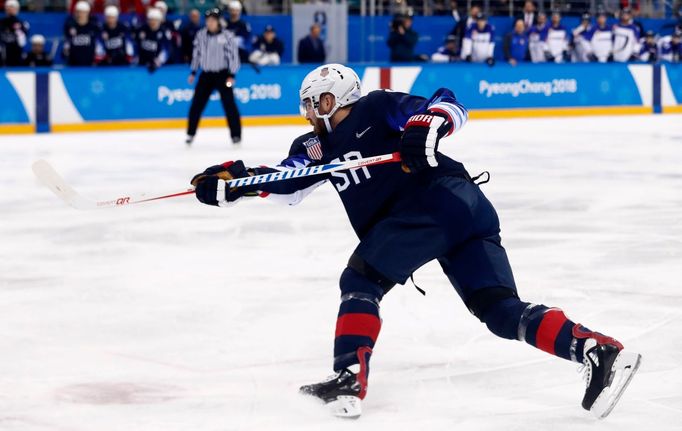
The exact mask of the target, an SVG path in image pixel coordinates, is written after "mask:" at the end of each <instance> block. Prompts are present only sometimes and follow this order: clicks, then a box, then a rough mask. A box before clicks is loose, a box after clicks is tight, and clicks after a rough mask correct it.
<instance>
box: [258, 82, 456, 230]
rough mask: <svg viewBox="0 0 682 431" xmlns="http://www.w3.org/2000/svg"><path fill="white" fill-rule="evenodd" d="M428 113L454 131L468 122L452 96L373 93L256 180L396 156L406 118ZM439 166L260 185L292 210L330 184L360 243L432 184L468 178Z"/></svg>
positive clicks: (446, 164)
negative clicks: (290, 171) (443, 178)
mask: <svg viewBox="0 0 682 431" xmlns="http://www.w3.org/2000/svg"><path fill="white" fill-rule="evenodd" d="M427 110H432V111H438V112H440V113H443V114H445V115H447V116H448V117H449V119H450V121H451V122H452V124H453V131H458V130H459V129H460V128H461V127H462V126H463V125H464V123H465V122H466V121H467V118H468V114H467V110H466V109H465V108H464V107H463V106H462V105H461V104H460V103H459V102H457V101H456V99H455V96H454V95H453V94H452V92H451V91H450V90H446V89H440V90H438V91H437V92H436V93H435V94H434V95H433V96H432V97H431V98H430V99H425V98H423V97H418V96H412V95H409V94H405V93H395V92H389V91H382V90H379V91H373V92H371V93H369V94H368V95H367V96H365V97H362V98H361V99H360V100H358V101H357V102H356V103H355V104H353V105H352V110H351V112H350V113H349V115H348V116H347V117H346V118H345V119H344V120H343V121H342V122H341V123H339V124H338V125H337V126H336V128H335V129H334V130H333V131H332V132H331V133H329V134H328V135H325V136H321V137H317V136H315V135H314V134H313V133H308V134H306V135H303V136H301V137H299V138H297V139H296V141H295V142H294V144H293V146H292V147H291V150H290V154H289V157H288V158H287V159H285V160H284V161H282V162H281V163H280V166H279V167H278V168H277V169H273V168H256V169H254V171H255V173H256V174H262V173H267V172H273V171H274V170H282V169H291V168H297V167H302V166H307V165H309V164H323V163H332V162H338V161H346V160H353V159H359V158H363V157H371V156H376V155H381V154H386V153H393V152H395V151H398V149H399V143H400V136H401V134H402V129H403V126H404V125H405V123H406V122H407V120H408V119H409V118H410V116H412V115H414V114H418V113H424V112H426V111H427ZM437 157H438V166H437V167H435V168H432V169H428V170H425V171H422V172H420V173H417V174H406V173H405V172H403V170H402V169H401V166H400V164H399V163H388V164H384V165H376V166H371V167H364V168H360V169H356V170H349V171H342V172H334V173H331V174H329V175H327V176H313V177H307V178H299V179H292V180H286V181H280V182H275V183H270V184H262V185H258V186H257V188H258V190H259V191H260V192H261V193H267V194H270V198H273V197H274V198H275V199H276V197H275V196H272V195H279V197H280V198H282V197H285V199H287V200H288V203H290V204H296V203H298V202H300V200H301V199H302V198H303V197H305V195H307V194H308V193H309V192H310V191H312V190H313V189H314V188H316V187H317V186H319V185H320V184H322V183H324V182H325V181H329V182H331V183H332V184H333V185H334V187H335V188H336V191H337V192H338V194H339V196H340V197H341V201H342V202H343V205H344V207H345V209H346V212H347V214H348V217H349V219H350V222H351V224H352V226H353V229H355V232H356V233H357V235H358V236H359V237H360V238H362V237H363V236H364V235H365V234H366V233H367V232H368V230H369V229H370V228H371V227H372V226H373V225H374V224H375V223H376V222H377V221H379V220H381V219H382V218H384V217H385V216H386V215H387V214H390V213H391V212H392V211H396V210H398V209H399V208H400V207H402V206H405V205H409V202H410V200H411V199H412V198H413V197H414V196H415V194H417V193H420V190H422V189H423V187H425V186H426V185H427V184H429V183H430V182H431V179H433V178H434V177H437V176H446V175H454V176H462V177H468V174H467V172H466V170H465V169H464V166H463V165H462V164H461V163H459V162H456V161H454V160H452V159H450V158H449V157H447V156H445V155H443V154H440V153H438V155H437Z"/></svg>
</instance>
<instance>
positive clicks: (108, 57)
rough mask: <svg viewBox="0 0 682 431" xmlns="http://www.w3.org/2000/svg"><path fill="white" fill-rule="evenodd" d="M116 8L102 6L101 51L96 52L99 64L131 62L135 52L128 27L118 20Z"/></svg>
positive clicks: (114, 64)
mask: <svg viewBox="0 0 682 431" xmlns="http://www.w3.org/2000/svg"><path fill="white" fill-rule="evenodd" d="M118 16H119V13H118V8H117V7H116V6H113V5H109V6H107V7H106V8H104V26H103V28H102V32H101V33H100V43H101V47H100V48H98V49H101V50H102V52H101V53H98V57H100V58H99V62H98V64H99V65H102V66H122V65H128V64H130V63H131V62H132V60H133V56H134V54H135V52H134V48H133V42H132V40H131V38H130V32H129V30H128V27H127V26H125V25H124V24H123V23H122V22H120V21H119V20H118Z"/></svg>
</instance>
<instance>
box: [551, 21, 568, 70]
mask: <svg viewBox="0 0 682 431" xmlns="http://www.w3.org/2000/svg"><path fill="white" fill-rule="evenodd" d="M566 51H568V32H567V31H566V29H565V28H564V26H562V25H560V26H559V27H549V28H548V29H547V52H549V53H550V54H551V55H552V57H554V62H555V63H563V62H564V52H566Z"/></svg>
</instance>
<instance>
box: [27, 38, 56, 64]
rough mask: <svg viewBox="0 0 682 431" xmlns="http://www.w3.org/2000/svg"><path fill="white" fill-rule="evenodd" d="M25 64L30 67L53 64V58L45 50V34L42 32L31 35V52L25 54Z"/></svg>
mask: <svg viewBox="0 0 682 431" xmlns="http://www.w3.org/2000/svg"><path fill="white" fill-rule="evenodd" d="M23 65H24V66H28V67H46V66H52V58H51V57H50V56H49V54H47V53H46V52H45V36H43V35H42V34H34V35H33V36H31V52H29V53H27V54H26V55H24V61H23Z"/></svg>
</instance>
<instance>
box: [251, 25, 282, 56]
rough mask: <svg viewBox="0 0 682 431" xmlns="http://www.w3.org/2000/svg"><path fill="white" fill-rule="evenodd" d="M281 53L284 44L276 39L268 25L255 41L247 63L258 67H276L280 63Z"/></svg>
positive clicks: (273, 31) (275, 34)
mask: <svg viewBox="0 0 682 431" xmlns="http://www.w3.org/2000/svg"><path fill="white" fill-rule="evenodd" d="M283 52H284V44H283V43H282V41H281V40H279V39H278V38H277V33H275V29H274V28H273V27H272V26H271V25H268V26H266V27H265V31H264V32H263V34H262V35H260V36H258V39H256V43H255V44H254V51H253V52H252V53H251V55H250V56H249V62H250V63H253V64H257V65H259V66H277V65H279V64H280V62H281V57H282V53H283Z"/></svg>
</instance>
